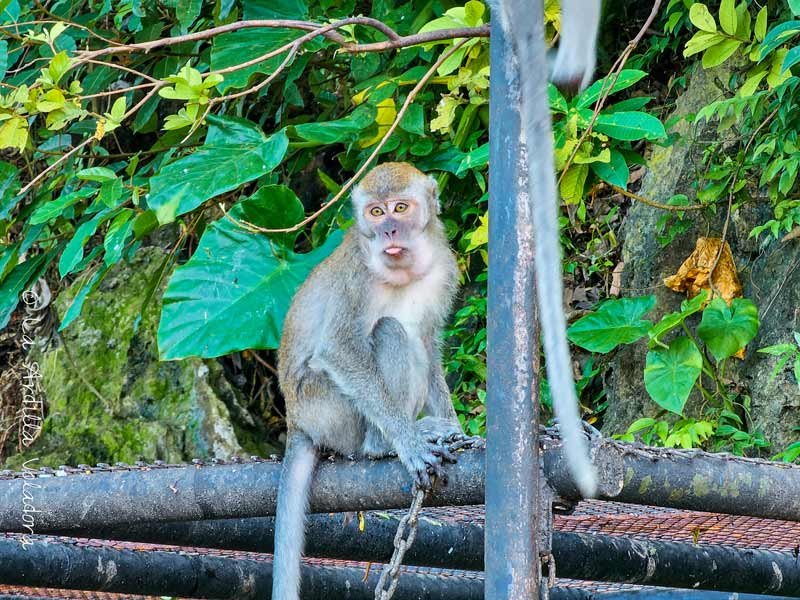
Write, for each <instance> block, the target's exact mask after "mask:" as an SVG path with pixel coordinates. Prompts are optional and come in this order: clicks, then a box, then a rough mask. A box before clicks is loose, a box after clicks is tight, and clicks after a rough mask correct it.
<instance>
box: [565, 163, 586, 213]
mask: <svg viewBox="0 0 800 600" xmlns="http://www.w3.org/2000/svg"><path fill="white" fill-rule="evenodd" d="M588 175H589V166H588V165H575V164H573V165H572V166H571V167H570V168H569V169H567V172H566V173H564V176H563V177H562V178H561V184H560V185H559V186H558V190H559V192H561V197H562V198H563V199H564V202H565V203H566V204H578V202H580V201H581V199H582V198H583V185H584V184H585V183H586V177H587V176H588Z"/></svg>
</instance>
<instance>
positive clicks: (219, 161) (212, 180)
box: [147, 117, 289, 224]
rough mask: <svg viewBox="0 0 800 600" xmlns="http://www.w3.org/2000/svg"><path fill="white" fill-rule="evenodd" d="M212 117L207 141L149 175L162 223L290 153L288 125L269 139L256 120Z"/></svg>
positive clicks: (152, 201) (152, 200)
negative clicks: (153, 174) (188, 153)
mask: <svg viewBox="0 0 800 600" xmlns="http://www.w3.org/2000/svg"><path fill="white" fill-rule="evenodd" d="M209 121H210V122H211V123H212V128H211V131H210V132H209V135H208V139H207V140H206V143H205V144H204V145H203V146H201V147H200V148H199V149H198V150H197V151H195V152H194V153H192V154H190V155H188V156H184V157H183V158H180V159H178V160H176V161H174V162H172V163H170V164H168V165H166V166H164V167H162V168H161V170H160V171H159V173H158V175H156V176H155V177H152V178H151V179H150V195H149V196H148V198H147V203H148V206H149V207H150V208H152V209H154V210H155V212H156V216H157V217H158V221H159V223H161V224H164V223H169V222H171V221H173V220H175V217H177V216H178V215H182V214H184V213H187V212H189V211H191V210H194V209H195V208H197V207H198V206H200V205H201V204H202V203H203V202H205V201H206V200H208V199H209V198H213V197H214V196H217V195H219V194H223V193H225V192H228V191H230V190H234V189H236V188H237V187H239V186H240V185H242V184H244V183H247V182H248V181H252V180H254V179H257V178H258V177H261V176H262V175H266V174H267V173H269V172H270V171H272V169H274V168H275V167H276V166H278V165H279V164H280V162H281V161H282V160H283V157H284V155H285V154H286V149H287V147H288V145H289V140H288V138H287V137H286V133H284V131H283V130H281V131H279V132H278V133H275V134H273V135H272V136H270V137H269V138H267V137H266V136H264V133H263V132H262V131H261V129H260V128H259V127H258V126H257V125H255V124H254V123H249V122H246V121H242V120H239V119H231V118H224V117H209Z"/></svg>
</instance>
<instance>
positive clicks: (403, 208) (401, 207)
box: [394, 202, 408, 213]
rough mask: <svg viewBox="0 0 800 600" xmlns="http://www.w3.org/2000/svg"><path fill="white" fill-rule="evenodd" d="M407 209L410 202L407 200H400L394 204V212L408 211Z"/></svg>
mask: <svg viewBox="0 0 800 600" xmlns="http://www.w3.org/2000/svg"><path fill="white" fill-rule="evenodd" d="M406 210H408V204H406V203H405V202H398V203H397V204H395V205H394V212H396V213H402V212H406Z"/></svg>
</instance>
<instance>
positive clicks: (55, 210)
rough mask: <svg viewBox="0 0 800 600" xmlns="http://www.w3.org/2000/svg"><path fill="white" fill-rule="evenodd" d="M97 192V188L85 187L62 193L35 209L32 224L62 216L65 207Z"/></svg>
mask: <svg viewBox="0 0 800 600" xmlns="http://www.w3.org/2000/svg"><path fill="white" fill-rule="evenodd" d="M95 193H97V189H96V188H92V187H83V188H81V189H79V190H76V191H74V192H70V193H69V194H62V195H61V196H59V197H58V198H56V199H55V200H51V201H50V202H47V203H46V204H43V205H42V206H40V207H39V208H37V209H36V210H35V211H33V214H32V215H31V217H30V223H31V225H38V224H39V223H46V222H47V221H49V220H50V219H55V218H56V217H58V216H61V213H63V212H64V209H66V208H68V207H70V206H72V205H73V204H77V203H78V202H80V201H81V200H85V199H86V198H89V197H90V196H93V195H94V194H95Z"/></svg>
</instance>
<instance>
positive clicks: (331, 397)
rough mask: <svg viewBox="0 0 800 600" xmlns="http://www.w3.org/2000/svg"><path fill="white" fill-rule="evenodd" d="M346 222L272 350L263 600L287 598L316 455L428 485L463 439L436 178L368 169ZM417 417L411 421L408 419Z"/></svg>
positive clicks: (403, 168)
mask: <svg viewBox="0 0 800 600" xmlns="http://www.w3.org/2000/svg"><path fill="white" fill-rule="evenodd" d="M351 200H352V207H353V215H354V218H355V224H354V225H353V226H351V227H350V228H349V230H348V231H347V233H346V234H345V236H344V239H343V241H342V243H341V244H340V245H339V247H338V248H337V249H336V250H335V251H334V252H333V253H332V254H331V255H330V256H329V257H328V258H327V259H325V260H324V261H323V262H322V263H320V264H319V265H318V266H317V267H316V268H315V269H314V270H313V271H312V272H311V274H310V275H309V277H308V278H307V280H306V281H305V283H304V284H303V285H302V286H301V287H300V289H299V291H298V292H297V293H296V295H295V296H294V298H293V300H292V303H291V306H290V308H289V311H288V313H287V315H286V319H285V322H284V326H283V334H282V337H281V343H280V347H279V351H278V380H279V384H280V388H281V391H282V393H283V396H284V398H285V400H286V422H287V430H288V431H287V441H286V452H285V454H284V459H283V470H282V474H281V481H280V487H279V491H278V507H277V514H276V525H275V558H274V563H273V588H272V598H273V600H297V598H298V597H299V593H300V592H299V589H300V558H301V554H302V549H303V543H304V521H305V513H306V512H307V509H308V497H309V489H310V485H311V482H312V479H313V473H314V469H315V466H316V463H317V460H318V453H319V452H320V451H322V450H324V451H332V452H335V453H337V454H339V455H343V456H350V455H353V456H355V457H370V458H380V457H384V456H387V455H389V454H392V453H395V454H397V456H398V458H399V459H400V461H401V462H402V464H403V465H404V466H405V468H406V469H407V470H408V471H409V473H410V474H411V476H412V477H413V480H414V482H415V484H416V485H418V486H420V487H421V488H423V489H429V488H430V486H431V476H432V475H435V476H437V477H441V476H443V470H442V467H443V464H444V463H447V462H455V457H454V456H453V455H452V454H451V453H450V452H449V451H448V450H447V448H446V447H444V446H443V445H442V444H441V443H438V442H440V441H441V440H443V439H457V438H463V431H462V429H461V425H460V423H459V421H458V418H457V416H456V413H455V409H454V408H453V404H452V402H451V400H450V391H449V389H448V386H447V383H446V381H445V378H444V372H443V368H442V364H441V357H440V347H439V344H440V340H439V337H440V333H441V330H442V326H443V324H444V321H445V319H446V317H447V315H448V313H449V311H450V307H451V304H452V300H453V296H454V294H455V292H456V287H457V275H458V270H457V266H456V261H455V257H454V255H453V252H452V251H451V250H450V247H449V245H448V243H447V238H446V237H445V233H444V226H443V224H442V222H441V220H440V218H439V190H438V185H437V183H436V180H435V179H433V178H432V177H429V176H426V175H424V174H423V173H422V172H420V171H419V170H417V169H416V168H415V167H413V166H411V165H409V164H407V163H394V162H389V163H384V164H381V165H379V166H377V167H375V168H374V169H372V170H371V171H370V172H369V173H368V174H367V175H366V176H365V177H364V178H363V179H362V181H361V182H360V183H359V184H358V185H357V186H355V187H354V188H353V192H352V194H351ZM423 412H424V414H425V415H426V416H425V417H424V418H422V419H419V420H417V417H418V415H419V414H420V413H423Z"/></svg>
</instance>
